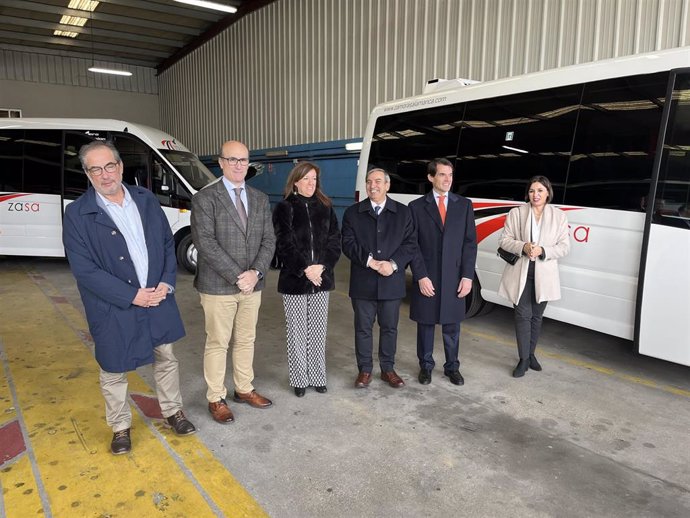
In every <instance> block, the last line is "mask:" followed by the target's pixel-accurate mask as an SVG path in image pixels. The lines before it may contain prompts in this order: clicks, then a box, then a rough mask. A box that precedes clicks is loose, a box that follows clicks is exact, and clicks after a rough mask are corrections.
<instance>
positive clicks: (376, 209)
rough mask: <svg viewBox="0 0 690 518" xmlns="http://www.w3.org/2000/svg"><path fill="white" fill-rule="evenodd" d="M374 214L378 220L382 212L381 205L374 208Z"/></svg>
mask: <svg viewBox="0 0 690 518" xmlns="http://www.w3.org/2000/svg"><path fill="white" fill-rule="evenodd" d="M374 212H375V213H376V217H377V218H378V216H379V212H381V205H377V206H376V207H374Z"/></svg>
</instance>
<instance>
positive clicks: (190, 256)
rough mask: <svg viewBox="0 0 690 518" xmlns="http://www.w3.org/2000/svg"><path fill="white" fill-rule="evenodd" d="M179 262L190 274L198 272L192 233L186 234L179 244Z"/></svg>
mask: <svg viewBox="0 0 690 518" xmlns="http://www.w3.org/2000/svg"><path fill="white" fill-rule="evenodd" d="M177 262H178V263H179V265H180V266H182V267H183V268H184V269H185V270H187V271H188V272H189V273H194V272H196V247H195V246H194V243H193V242H192V234H191V233H187V234H185V235H184V236H183V237H182V239H180V242H179V243H177Z"/></svg>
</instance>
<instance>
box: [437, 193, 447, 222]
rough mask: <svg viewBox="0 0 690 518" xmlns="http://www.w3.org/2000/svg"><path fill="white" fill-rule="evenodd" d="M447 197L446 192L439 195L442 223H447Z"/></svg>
mask: <svg viewBox="0 0 690 518" xmlns="http://www.w3.org/2000/svg"><path fill="white" fill-rule="evenodd" d="M445 199H446V196H445V195H444V194H440V195H439V197H438V211H439V213H440V214H441V223H443V224H444V225H445V224H446V204H445V203H444V200H445Z"/></svg>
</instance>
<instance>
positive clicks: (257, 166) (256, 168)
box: [245, 162, 264, 180]
mask: <svg viewBox="0 0 690 518" xmlns="http://www.w3.org/2000/svg"><path fill="white" fill-rule="evenodd" d="M263 172H264V165H263V164H262V163H261V162H250V163H249V169H247V176H246V177H245V180H249V179H250V178H254V177H255V176H259V175H260V174H262V173H263Z"/></svg>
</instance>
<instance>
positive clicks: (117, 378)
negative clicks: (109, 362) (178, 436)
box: [99, 344, 182, 432]
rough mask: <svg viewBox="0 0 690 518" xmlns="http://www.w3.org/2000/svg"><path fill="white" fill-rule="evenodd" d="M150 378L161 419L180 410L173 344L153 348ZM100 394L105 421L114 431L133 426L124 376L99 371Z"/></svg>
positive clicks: (178, 372)
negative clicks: (151, 375) (154, 384)
mask: <svg viewBox="0 0 690 518" xmlns="http://www.w3.org/2000/svg"><path fill="white" fill-rule="evenodd" d="M153 355H154V361H153V378H154V380H155V381H156V395H157V396H158V404H159V405H160V407H161V412H162V414H163V417H170V416H171V415H174V414H175V413H177V411H178V410H182V395H181V394H180V371H179V369H178V362H177V358H176V357H175V355H174V354H173V346H172V344H163V345H159V346H158V347H154V348H153ZM99 381H100V384H101V392H102V393H103V397H104V398H105V420H106V422H107V423H108V426H110V427H111V428H112V429H113V432H119V431H120V430H126V429H127V428H131V427H132V411H131V409H130V408H129V404H128V403H127V373H126V372H107V371H104V370H103V369H101V373H100V375H99Z"/></svg>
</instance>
